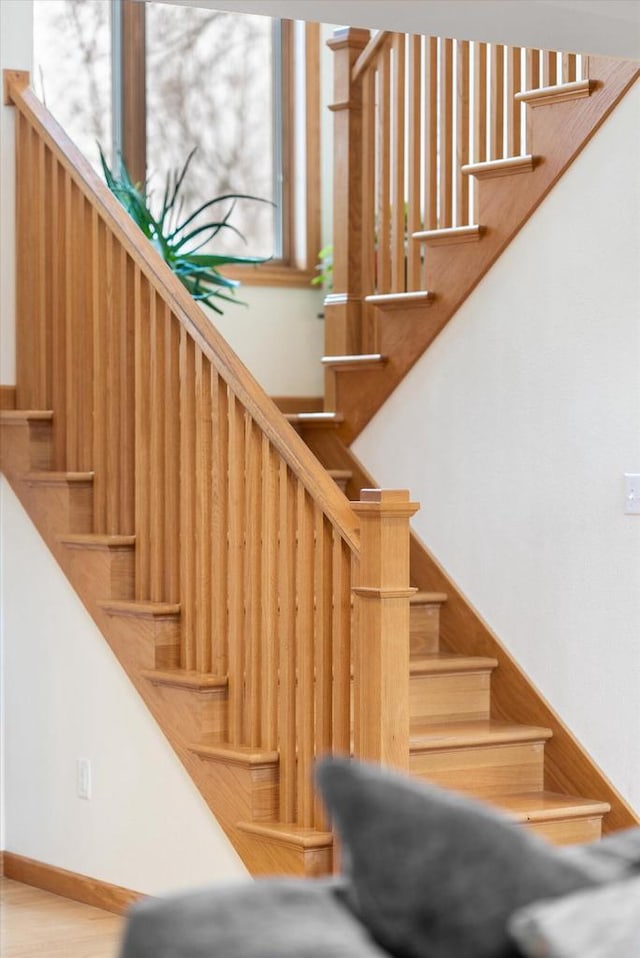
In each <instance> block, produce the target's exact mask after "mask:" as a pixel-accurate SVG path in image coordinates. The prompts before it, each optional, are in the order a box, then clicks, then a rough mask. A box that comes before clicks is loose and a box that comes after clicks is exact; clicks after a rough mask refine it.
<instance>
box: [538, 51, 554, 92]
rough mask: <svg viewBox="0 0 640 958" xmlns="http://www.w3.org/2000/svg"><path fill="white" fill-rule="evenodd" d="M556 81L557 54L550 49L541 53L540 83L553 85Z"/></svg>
mask: <svg viewBox="0 0 640 958" xmlns="http://www.w3.org/2000/svg"><path fill="white" fill-rule="evenodd" d="M557 82H558V55H557V53H555V52H554V51H552V50H545V51H544V52H543V54H542V85H543V86H555V84H556V83H557Z"/></svg>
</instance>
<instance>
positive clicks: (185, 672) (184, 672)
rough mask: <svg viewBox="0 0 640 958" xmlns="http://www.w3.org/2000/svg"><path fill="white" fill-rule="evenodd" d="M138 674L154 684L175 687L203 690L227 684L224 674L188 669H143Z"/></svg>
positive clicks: (223, 686) (224, 686)
mask: <svg viewBox="0 0 640 958" xmlns="http://www.w3.org/2000/svg"><path fill="white" fill-rule="evenodd" d="M140 675H142V677H143V678H145V679H149V681H150V682H152V683H153V684H154V685H169V686H173V687H175V688H184V689H195V690H204V689H218V688H226V687H227V685H228V680H227V676H226V675H213V674H212V673H211V672H196V671H194V670H189V669H143V670H142V671H141V672H140Z"/></svg>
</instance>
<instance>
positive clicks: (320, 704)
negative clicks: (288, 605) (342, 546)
mask: <svg viewBox="0 0 640 958" xmlns="http://www.w3.org/2000/svg"><path fill="white" fill-rule="evenodd" d="M314 527H315V559H314V586H313V591H314V605H313V618H314V623H313V632H314V635H315V648H314V656H315V663H314V673H315V713H316V714H315V754H316V756H321V755H326V754H328V753H329V752H330V751H331V731H332V729H331V725H332V722H331V716H332V712H333V688H332V682H331V675H332V670H333V656H332V651H333V650H332V644H331V594H332V572H333V570H332V546H333V542H332V535H331V525H330V523H329V522H328V520H327V519H326V518H325V516H324V515H323V513H322V510H321V509H320V508H319V507H318V506H316V507H315V508H314ZM313 825H314V827H315V828H321V829H323V828H326V827H327V823H326V819H325V815H324V810H323V806H322V802H321V800H320V796H319V795H316V796H315V803H314V810H313Z"/></svg>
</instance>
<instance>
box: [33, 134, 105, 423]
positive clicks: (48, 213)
mask: <svg viewBox="0 0 640 958" xmlns="http://www.w3.org/2000/svg"><path fill="white" fill-rule="evenodd" d="M56 166H57V161H56V159H55V157H54V155H53V152H52V151H51V150H50V149H49V148H48V147H45V169H44V184H43V190H44V201H43V202H44V219H45V224H46V225H45V230H46V232H45V242H44V266H45V274H44V290H45V295H44V305H43V318H44V320H45V323H46V347H45V351H46V360H45V363H46V370H47V374H46V390H47V396H46V408H47V409H52V408H53V374H54V373H53V370H54V355H53V327H54V324H55V301H54V298H53V290H54V279H53V273H54V269H55V265H54V262H55V261H54V244H55V241H56V229H57V219H56V211H55V210H54V208H53V187H54V182H55V177H56ZM92 243H93V240H92ZM92 249H93V245H92ZM93 258H95V254H94V257H93ZM88 316H89V317H90V316H91V303H90V304H89V313H88Z"/></svg>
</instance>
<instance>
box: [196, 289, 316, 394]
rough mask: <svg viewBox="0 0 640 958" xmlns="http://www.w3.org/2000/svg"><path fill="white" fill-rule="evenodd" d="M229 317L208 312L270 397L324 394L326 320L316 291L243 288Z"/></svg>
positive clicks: (228, 307) (226, 308)
mask: <svg viewBox="0 0 640 958" xmlns="http://www.w3.org/2000/svg"><path fill="white" fill-rule="evenodd" d="M238 299H239V300H242V301H243V302H245V303H246V304H247V306H246V307H245V306H238V305H235V306H232V305H231V304H225V306H224V315H223V316H217V315H215V314H213V313H212V312H211V311H210V310H207V314H208V315H209V317H210V318H211V321H212V322H213V323H214V325H215V326H216V328H217V329H219V330H220V332H221V333H222V335H223V336H224V338H225V339H226V340H227V342H228V343H229V345H230V346H231V348H232V349H233V350H235V352H236V353H237V354H238V356H239V357H240V359H241V360H242V362H243V363H244V364H245V366H247V367H248V368H249V370H250V371H251V372H252V373H253V375H254V376H255V377H256V379H257V380H258V382H259V383H260V385H261V386H262V388H263V389H264V390H265V391H266V392H267V393H268V394H269V395H270V396H320V395H322V393H323V391H324V384H323V377H322V364H321V362H320V359H321V357H322V355H323V345H324V322H323V321H322V320H321V319H318V313H320V312H321V311H322V299H323V297H322V293H320V292H318V291H317V290H316V289H311V288H309V289H303V288H291V289H281V288H275V287H265V286H246V285H245V286H241V287H240V289H239V290H238Z"/></svg>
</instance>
